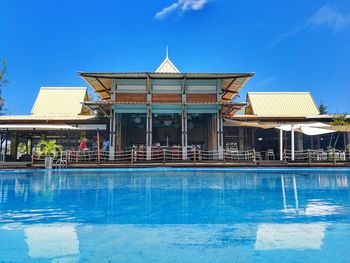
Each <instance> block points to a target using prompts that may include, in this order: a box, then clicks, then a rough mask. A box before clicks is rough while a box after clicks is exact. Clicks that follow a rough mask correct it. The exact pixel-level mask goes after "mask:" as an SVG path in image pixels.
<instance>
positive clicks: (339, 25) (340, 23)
mask: <svg viewBox="0 0 350 263" xmlns="http://www.w3.org/2000/svg"><path fill="white" fill-rule="evenodd" d="M349 25H350V14H343V13H341V12H339V11H338V10H336V9H335V8H333V7H331V6H330V5H324V6H322V7H321V8H320V9H319V10H318V11H317V12H316V13H315V14H314V15H313V16H311V17H310V18H309V20H308V21H307V22H306V26H307V27H311V28H315V27H318V26H328V27H330V28H331V29H333V30H334V31H339V30H341V29H343V28H345V27H347V26H349Z"/></svg>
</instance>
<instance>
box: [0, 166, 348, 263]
mask: <svg viewBox="0 0 350 263" xmlns="http://www.w3.org/2000/svg"><path fill="white" fill-rule="evenodd" d="M349 184H350V169H210V168H208V169H119V170H108V169H104V170H97V169H96V170H67V171H66V170H65V171H60V172H55V171H52V172H48V171H43V170H17V171H1V172H0V262H349V261H350V250H349V248H350V247H349V246H350V245H349V244H350V186H349Z"/></svg>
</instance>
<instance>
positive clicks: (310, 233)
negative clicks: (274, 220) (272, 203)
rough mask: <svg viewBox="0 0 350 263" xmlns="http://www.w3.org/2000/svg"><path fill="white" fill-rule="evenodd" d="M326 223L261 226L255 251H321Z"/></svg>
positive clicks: (257, 234)
mask: <svg viewBox="0 0 350 263" xmlns="http://www.w3.org/2000/svg"><path fill="white" fill-rule="evenodd" d="M326 227H327V224H326V223H309V224H261V225H259V227H258V231H257V233H256V242H255V250H274V249H321V246H322V244H323V239H324V236H325V231H326Z"/></svg>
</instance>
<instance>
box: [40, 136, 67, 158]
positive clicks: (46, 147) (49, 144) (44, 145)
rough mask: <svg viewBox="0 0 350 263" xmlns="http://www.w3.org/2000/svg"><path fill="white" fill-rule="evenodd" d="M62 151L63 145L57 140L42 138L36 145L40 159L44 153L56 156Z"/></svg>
mask: <svg viewBox="0 0 350 263" xmlns="http://www.w3.org/2000/svg"><path fill="white" fill-rule="evenodd" d="M61 151H62V145H59V144H57V143H56V140H49V141H45V140H41V141H40V142H39V144H38V145H37V146H36V152H37V153H38V159H40V157H41V156H42V155H44V156H49V157H56V156H57V155H58V154H59V152H61Z"/></svg>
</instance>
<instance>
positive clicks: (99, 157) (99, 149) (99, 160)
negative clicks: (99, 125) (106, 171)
mask: <svg viewBox="0 0 350 263" xmlns="http://www.w3.org/2000/svg"><path fill="white" fill-rule="evenodd" d="M96 136H97V138H96V143H97V163H98V164H100V162H101V146H100V131H99V130H98V129H97V134H96Z"/></svg>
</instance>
